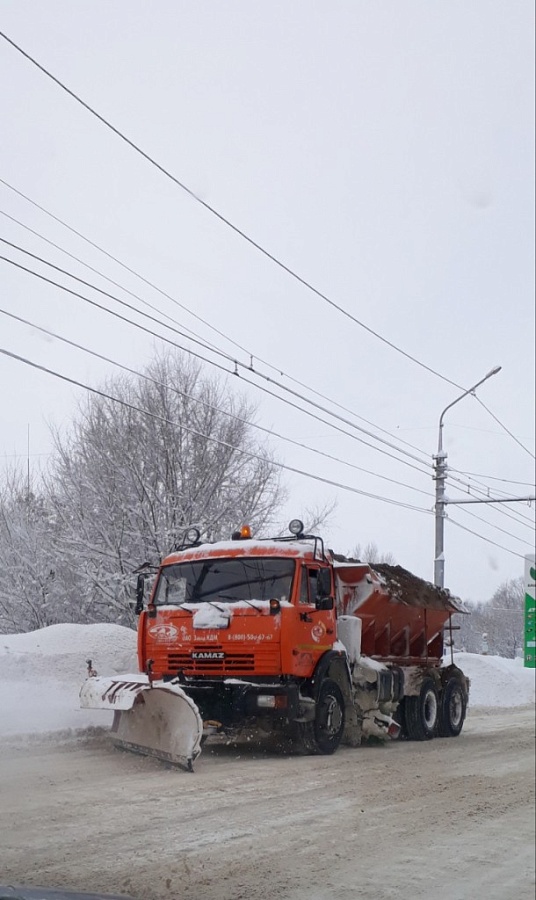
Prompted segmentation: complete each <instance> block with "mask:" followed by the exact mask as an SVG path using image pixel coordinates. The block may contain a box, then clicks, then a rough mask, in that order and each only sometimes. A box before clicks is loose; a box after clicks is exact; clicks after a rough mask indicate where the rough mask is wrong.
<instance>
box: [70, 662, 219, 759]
mask: <svg viewBox="0 0 536 900" xmlns="http://www.w3.org/2000/svg"><path fill="white" fill-rule="evenodd" d="M80 706H81V707H82V708H83V709H110V710H113V712H114V713H115V715H114V724H113V726H112V732H111V738H112V740H113V742H114V743H115V744H116V745H118V746H120V747H124V748H125V749H126V750H132V751H133V752H135V753H142V754H144V755H145V756H155V757H156V758H157V759H161V760H164V761H165V762H169V763H172V764H174V765H180V766H183V767H184V768H186V769H188V770H189V771H191V770H192V766H193V763H194V761H195V760H196V759H197V757H198V756H199V754H200V753H201V737H202V734H203V722H202V719H201V715H200V713H199V710H198V708H197V706H196V704H195V703H194V701H193V700H192V699H191V697H188V695H187V694H186V693H185V692H184V691H183V690H182V688H180V687H179V686H178V685H176V684H172V683H170V682H165V681H153V682H152V684H151V682H150V681H149V679H148V678H147V677H146V676H145V675H133V676H131V677H129V676H126V677H124V678H106V677H93V678H88V679H87V680H86V681H85V682H84V684H83V685H82V688H81V690H80Z"/></svg>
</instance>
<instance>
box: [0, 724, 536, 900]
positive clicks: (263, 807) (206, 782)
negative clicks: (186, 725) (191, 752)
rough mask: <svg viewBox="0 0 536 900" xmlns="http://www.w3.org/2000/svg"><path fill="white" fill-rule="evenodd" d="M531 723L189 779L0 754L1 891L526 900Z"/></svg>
mask: <svg viewBox="0 0 536 900" xmlns="http://www.w3.org/2000/svg"><path fill="white" fill-rule="evenodd" d="M533 785H534V709H533V707H531V708H516V709H510V710H507V709H494V710H473V711H471V714H470V717H469V719H468V722H467V724H466V728H465V730H464V732H463V734H462V736H461V737H460V738H459V739H450V740H445V739H444V740H434V741H432V742H431V743H427V744H415V743H398V744H395V743H392V744H389V745H387V746H375V747H362V748H360V749H359V750H350V749H346V748H344V749H342V750H341V751H339V752H338V753H337V754H336V755H335V756H333V757H316V758H315V757H303V756H284V757H280V756H276V755H275V754H272V753H268V754H266V753H264V754H263V753H260V752H259V749H258V748H254V747H252V746H251V745H249V746H244V747H240V748H236V747H224V746H221V747H217V748H215V749H213V750H212V751H210V749H209V747H206V748H205V752H204V753H203V755H202V757H201V758H200V760H199V762H198V764H197V771H196V773H195V774H194V775H189V774H187V773H184V772H177V771H172V770H171V771H170V770H168V769H166V768H164V767H163V766H162V765H161V764H159V763H157V762H155V761H152V760H148V759H144V758H141V757H135V756H132V755H130V754H126V753H122V752H120V751H116V750H113V749H112V748H111V747H109V745H108V744H107V743H106V742H105V740H104V739H103V738H102V737H100V736H98V735H97V736H96V737H88V738H85V739H83V740H72V739H71V740H69V739H67V740H65V741H64V742H60V741H59V740H58V738H57V737H55V738H52V737H51V736H48V737H47V736H46V735H45V736H40V737H37V736H35V737H31V738H25V739H24V740H22V739H19V740H17V739H16V738H10V739H8V738H6V739H4V740H3V741H1V742H0V798H1V799H0V807H1V811H2V815H1V817H0V848H1V849H0V882H6V881H8V882H9V881H11V882H12V883H13V882H15V883H19V884H20V883H28V884H41V885H51V886H52V885H53V886H55V887H59V886H62V887H67V886H69V887H72V888H76V889H78V890H87V891H89V890H97V889H98V890H101V891H110V892H117V893H121V892H123V893H127V894H131V895H132V896H133V897H135V898H136V900H163V898H166V900H216V898H218V900H227V898H233V900H239V898H248V900H268V898H270V900H271V898H273V897H278V898H283V900H331V898H337V900H350V898H351V900H354V898H355V897H363V898H368V900H388V898H389V900H391V898H392V900H394V898H396V900H409V898H412V900H413V898H430V897H432V896H433V897H434V900H458V898H459V900H461V898H485V900H509V898H511V897H516V900H529V898H530V900H532V898H533V896H534V889H533V873H534V788H533Z"/></svg>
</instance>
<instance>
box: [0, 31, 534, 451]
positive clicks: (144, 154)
mask: <svg viewBox="0 0 536 900" xmlns="http://www.w3.org/2000/svg"><path fill="white" fill-rule="evenodd" d="M0 37H2V38H3V39H4V40H5V41H6V42H7V43H8V44H10V45H11V46H12V47H13V48H14V49H15V50H17V52H18V53H20V54H21V55H22V56H24V57H25V58H26V59H27V60H28V61H29V62H31V63H32V64H33V65H34V66H36V68H37V69H39V70H40V71H41V72H42V73H43V74H44V75H46V76H47V78H50V79H51V81H53V82H54V83H55V84H57V85H58V87H60V88H61V89H62V90H63V91H65V93H67V94H68V95H69V96H70V97H72V98H73V99H74V100H76V102H77V103H79V104H80V105H81V106H83V107H84V109H86V110H87V111H88V112H89V113H91V115H93V116H95V118H96V119H98V120H99V121H100V122H101V123H102V124H103V125H105V126H106V127H107V128H109V129H110V130H111V131H112V132H113V133H114V134H116V135H117V137H119V138H120V139H121V140H122V141H124V142H125V143H126V144H127V145H128V146H129V147H131V148H132V149H133V150H134V151H135V152H136V153H138V154H140V156H142V157H143V158H144V159H145V160H146V161H147V162H149V163H150V164H151V165H153V166H154V167H155V168H156V169H158V170H159V171H160V172H161V173H162V174H163V175H165V176H166V177H167V178H169V179H170V180H171V181H172V182H173V183H174V184H176V185H177V187H179V188H180V189H181V190H183V191H184V192H185V193H186V194H188V196H189V197H191V198H192V199H193V200H195V201H196V202H197V203H199V204H200V205H201V206H202V207H204V208H205V209H206V210H207V211H208V212H210V213H211V214H212V215H214V216H215V217H216V218H217V219H219V221H220V222H222V223H223V224H225V225H227V227H228V228H230V229H231V230H232V231H234V232H235V233H236V234H238V235H239V236H240V237H242V238H243V239H244V240H245V241H247V243H249V244H250V245H251V246H252V247H255V249H256V250H258V251H259V252H260V253H262V254H263V256H265V257H266V258H267V259H269V260H271V261H272V262H273V263H274V264H275V265H277V266H278V267H279V268H281V269H282V270H283V271H285V272H287V274H288V275H290V276H291V277H292V278H294V279H295V280H296V281H297V282H299V283H300V284H301V285H302V286H303V287H305V288H307V289H308V290H310V291H311V292H312V293H314V294H315V295H316V296H317V297H319V298H320V299H322V300H324V301H325V302H326V303H328V304H329V306H331V307H332V308H333V309H336V310H337V311H338V312H340V313H341V314H342V315H344V316H345V317H346V318H348V319H350V320H351V321H352V322H354V323H355V324H356V325H359V326H360V327H361V328H363V329H364V330H365V331H367V332H368V333H369V334H371V335H373V336H374V337H376V338H377V339H378V340H379V341H381V342H382V343H384V344H386V345H387V346H388V347H391V349H393V350H395V351H396V352H397V353H400V354H401V355H402V356H404V357H405V358H406V359H409V360H410V361H411V362H414V363H415V364H416V365H418V366H420V367H421V368H423V369H425V370H426V371H427V372H430V373H431V374H432V375H436V376H437V377H438V378H440V379H441V380H442V381H445V382H446V383H447V384H451V385H452V386H453V387H456V388H459V389H460V390H463V387H462V385H459V384H457V382H455V381H452V380H451V379H450V378H448V377H447V376H446V375H443V374H442V373H440V372H438V371H436V370H435V369H433V368H432V367H431V366H428V365H426V363H423V362H422V361H421V360H419V359H417V357H415V356H412V355H411V354H410V353H407V351H405V350H403V349H402V348H401V347H399V346H398V345H396V344H394V343H393V342H392V341H389V340H388V339H387V338H385V337H383V335H381V334H380V333H379V332H377V331H375V330H374V329H373V328H371V327H370V326H368V325H366V324H365V323H364V322H362V321H361V320H360V319H358V318H357V317H356V316H353V315H352V314H351V313H349V312H348V310H346V309H344V307H342V306H340V305H339V304H338V303H336V302H335V301H334V300H332V299H330V297H328V296H327V294H324V293H323V292H322V291H320V290H319V289H318V288H315V287H314V286H313V285H312V284H311V283H310V282H309V281H307V280H306V279H305V278H303V277H302V276H301V275H298V273H297V272H295V271H294V270H293V269H291V268H290V266H287V265H286V264H285V263H283V262H282V261H281V260H280V259H279V258H278V257H277V256H275V255H274V254H273V253H270V251H268V250H266V249H265V248H264V247H263V246H262V245H261V244H259V243H258V242H257V241H255V240H254V239H253V238H252V237H250V236H249V235H248V234H247V233H246V232H245V231H243V230H242V229H241V228H239V227H238V226H237V225H235V224H234V223H233V222H231V220H230V219H228V218H227V217H226V216H224V215H223V214H222V213H220V212H219V211H218V210H217V209H216V208H215V207H213V206H211V205H210V204H209V203H207V202H206V200H203V199H201V197H198V196H197V194H195V192H194V191H193V190H192V189H191V188H189V187H188V186H187V185H186V184H185V183H184V182H183V181H181V180H180V179H179V178H177V177H176V176H175V175H173V174H172V173H171V172H170V171H169V170H168V169H166V168H165V167H164V166H163V165H161V164H160V163H159V162H157V161H156V160H155V159H154V158H153V157H152V156H150V154H149V153H147V152H146V151H145V150H143V149H142V148H141V147H140V146H139V145H138V144H136V143H135V142H134V141H133V140H131V139H130V138H128V137H127V136H126V135H125V134H123V132H122V131H120V130H119V128H116V126H115V125H112V123H111V122H109V121H108V120H107V119H106V118H105V117H104V116H103V115H101V114H100V113H98V112H97V111H96V110H95V109H93V107H92V106H90V105H89V104H88V103H86V101H85V100H83V99H82V98H81V97H80V96H79V95H78V94H76V93H75V92H74V91H73V90H71V89H70V88H68V87H67V85H66V84H64V83H63V82H62V81H61V80H60V79H59V78H57V77H56V76H55V75H53V74H52V72H50V71H49V70H48V69H46V68H45V66H43V65H42V64H41V63H39V62H38V61H37V60H36V59H35V58H34V57H33V56H31V55H30V54H29V53H28V52H27V51H26V50H24V49H23V48H22V47H20V46H19V45H18V44H17V43H15V41H13V40H12V39H11V38H10V37H8V35H7V34H5V32H2V31H0ZM477 399H478V398H477ZM479 402H481V401H479ZM482 406H483V407H484V409H486V411H487V412H489V414H490V415H492V417H493V418H494V419H495V421H496V422H497V423H498V424H499V425H500V426H501V428H503V429H504V430H505V432H506V433H507V434H509V435H510V437H511V438H512V439H513V440H514V441H515V442H516V443H517V444H519V446H520V447H521V448H522V449H523V450H525V452H527V453H529V454H530V455H531V456H532V457H533V458H535V457H534V454H533V453H531V451H530V450H528V449H527V448H526V447H525V446H524V444H522V443H521V441H519V440H518V439H517V438H516V437H515V435H513V434H512V432H511V431H510V430H509V429H508V428H506V426H505V425H503V423H502V422H501V421H500V420H499V419H498V418H497V417H496V416H494V415H493V413H491V411H490V410H489V409H488V408H487V407H486V406H484V404H482Z"/></svg>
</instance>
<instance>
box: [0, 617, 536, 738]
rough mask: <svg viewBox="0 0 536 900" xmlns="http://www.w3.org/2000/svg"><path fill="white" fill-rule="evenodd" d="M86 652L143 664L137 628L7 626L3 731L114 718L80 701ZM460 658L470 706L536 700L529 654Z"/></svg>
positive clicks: (97, 658) (98, 662)
mask: <svg viewBox="0 0 536 900" xmlns="http://www.w3.org/2000/svg"><path fill="white" fill-rule="evenodd" d="M86 659H91V660H92V661H93V665H94V667H95V668H96V669H97V671H98V672H99V674H100V675H106V674H109V675H115V674H123V673H126V672H135V671H137V660H136V633H135V632H134V631H132V630H131V629H129V628H122V627H121V626H119V625H105V624H101V625H51V626H50V627H48V628H42V629H40V630H39V631H33V632H30V633H28V634H0V710H1V715H0V737H3V736H6V735H13V734H17V733H20V734H29V733H34V732H48V731H58V730H61V729H65V728H84V727H86V726H88V725H102V726H108V725H110V724H111V717H112V714H111V713H108V712H104V711H101V710H81V709H79V700H78V694H79V691H80V687H81V685H82V683H83V681H84V679H85V677H86ZM445 662H446V664H448V663H449V662H450V655H449V656H448V658H447V659H446V660H445ZM455 662H456V663H457V665H459V666H460V668H461V669H463V671H464V672H465V673H466V674H467V675H468V676H469V678H470V679H471V698H470V704H471V706H487V707H497V706H500V707H513V706H524V705H526V704H528V703H533V702H534V670H533V669H526V668H524V667H523V661H522V660H520V659H503V658H502V657H497V656H479V655H478V654H475V653H456V654H455Z"/></svg>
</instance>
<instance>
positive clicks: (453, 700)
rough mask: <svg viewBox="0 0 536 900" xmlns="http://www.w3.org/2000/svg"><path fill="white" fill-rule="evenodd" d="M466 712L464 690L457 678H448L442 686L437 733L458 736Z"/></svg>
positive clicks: (444, 735) (442, 735)
mask: <svg viewBox="0 0 536 900" xmlns="http://www.w3.org/2000/svg"><path fill="white" fill-rule="evenodd" d="M466 712H467V699H466V694H465V690H464V688H463V685H462V683H461V681H460V679H459V678H450V679H449V681H447V683H446V685H445V687H444V688H443V691H442V694H441V703H440V707H439V722H438V729H437V733H438V735H439V736H440V737H458V735H459V734H460V732H461V730H462V728H463V723H464V721H465V714H466Z"/></svg>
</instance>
